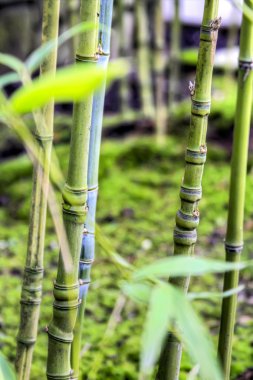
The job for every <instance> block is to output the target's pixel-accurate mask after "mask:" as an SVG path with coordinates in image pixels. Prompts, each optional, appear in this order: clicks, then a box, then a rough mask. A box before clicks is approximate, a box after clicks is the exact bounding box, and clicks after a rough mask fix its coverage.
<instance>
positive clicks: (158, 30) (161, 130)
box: [152, 0, 167, 144]
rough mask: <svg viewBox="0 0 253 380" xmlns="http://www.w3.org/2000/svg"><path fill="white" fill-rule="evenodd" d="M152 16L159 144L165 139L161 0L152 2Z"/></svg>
mask: <svg viewBox="0 0 253 380" xmlns="http://www.w3.org/2000/svg"><path fill="white" fill-rule="evenodd" d="M152 5H153V17H154V25H155V28H154V64H153V66H154V74H155V101H156V108H155V124H156V136H157V142H158V143H159V144H161V143H163V142H164V141H165V139H164V138H165V136H166V124H167V115H166V108H165V104H164V82H165V80H164V79H165V78H164V68H165V67H164V65H165V59H164V51H165V24H164V19H163V9H162V5H163V2H162V0H157V1H154V2H153V4H152Z"/></svg>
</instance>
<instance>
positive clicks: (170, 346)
mask: <svg viewBox="0 0 253 380" xmlns="http://www.w3.org/2000/svg"><path fill="white" fill-rule="evenodd" d="M218 5H219V0H205V6H204V15H203V20H202V26H201V30H200V44H199V56H198V62H197V69H196V83H195V85H194V86H193V85H192V84H191V83H190V92H191V99H192V107H191V122H190V131H189V137H188V144H187V149H186V155H185V161H186V166H185V172H184V177H183V181H182V186H181V190H180V198H181V207H180V210H179V211H178V212H177V215H176V227H175V230H174V255H181V254H183V255H192V254H193V253H194V246H195V243H196V241H197V231H196V229H197V226H198V224H199V211H198V204H199V201H200V199H201V195H202V188H201V182H202V175H203V169H204V163H205V161H206V151H207V149H206V132H207V126H208V115H209V113H210V106H211V84H212V73H213V62H214V54H215V50H216V42H217V37H218V28H219V25H220V21H221V20H220V19H218V18H217V13H218ZM189 280H190V279H189V278H177V279H175V280H174V281H173V284H175V285H176V286H178V287H180V288H181V289H183V290H184V291H185V292H187V290H188V285H189ZM171 282H172V281H171ZM181 353H182V345H181V342H180V341H179V340H178V339H177V338H176V336H175V335H174V334H173V332H170V333H169V334H168V337H167V340H166V342H165V347H164V350H163V353H162V355H161V358H160V362H159V369H158V374H157V379H159V380H177V379H178V376H179V371H180V360H181Z"/></svg>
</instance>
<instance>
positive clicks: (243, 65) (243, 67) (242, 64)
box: [239, 59, 253, 81]
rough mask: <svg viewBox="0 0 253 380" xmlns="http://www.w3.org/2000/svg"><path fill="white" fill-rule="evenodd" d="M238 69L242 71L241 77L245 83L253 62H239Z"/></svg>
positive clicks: (241, 60) (252, 67) (252, 68)
mask: <svg viewBox="0 0 253 380" xmlns="http://www.w3.org/2000/svg"><path fill="white" fill-rule="evenodd" d="M239 69H240V70H244V71H245V74H244V76H243V81H245V80H246V79H247V77H248V75H249V73H250V71H251V70H253V60H243V59H240V60H239Z"/></svg>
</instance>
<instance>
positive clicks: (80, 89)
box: [11, 60, 127, 114]
mask: <svg viewBox="0 0 253 380" xmlns="http://www.w3.org/2000/svg"><path fill="white" fill-rule="evenodd" d="M126 72H127V66H126V64H125V63H124V62H123V61H122V60H121V61H120V60H119V61H115V62H114V63H111V64H110V65H109V68H108V72H107V81H111V80H113V79H115V78H118V77H120V76H122V75H124V74H126ZM104 79H105V70H104V69H102V68H101V67H97V66H96V65H92V64H90V65H88V64H87V65H83V64H78V65H72V66H69V67H67V68H64V69H60V70H58V71H57V73H56V75H55V76H53V75H51V74H48V75H44V76H43V77H40V78H38V79H35V80H34V81H33V82H31V83H30V84H27V85H26V86H24V87H22V88H21V89H19V90H17V91H16V92H15V93H14V95H13V96H12V98H11V106H12V108H13V110H14V111H15V112H16V113H19V114H22V113H27V112H31V111H33V110H35V109H38V108H39V107H42V106H43V105H45V104H46V103H48V102H49V101H50V100H51V99H52V98H54V100H55V102H56V103H57V102H58V103H59V102H63V103H64V102H69V101H78V100H80V99H82V98H84V97H85V96H87V95H89V94H90V93H92V92H93V91H94V90H95V89H96V88H98V87H99V85H100V84H101V82H102V81H103V80H104Z"/></svg>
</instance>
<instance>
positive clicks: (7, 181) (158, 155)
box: [0, 137, 253, 380]
mask: <svg viewBox="0 0 253 380" xmlns="http://www.w3.org/2000/svg"><path fill="white" fill-rule="evenodd" d="M56 150H57V153H58V156H59V160H60V163H61V165H62V168H63V171H64V172H66V167H67V156H68V154H67V153H68V147H67V146H66V145H59V146H58V147H57V149H56ZM183 167H184V145H183V144H182V142H181V141H179V139H177V138H172V137H171V138H168V139H167V140H166V143H165V144H164V146H162V147H159V146H157V145H156V144H155V140H154V137H148V138H143V137H139V138H138V139H127V140H124V141H123V140H120V141H119V140H107V141H106V142H105V143H104V144H103V146H102V153H101V164H100V190H99V202H98V213H97V221H98V223H99V225H100V227H101V230H102V232H103V234H104V235H106V236H107V237H108V238H109V240H110V242H111V244H112V246H113V247H114V248H115V250H116V251H117V252H118V253H119V254H120V255H122V257H124V258H125V259H126V260H129V261H130V262H134V263H135V265H137V266H139V267H140V266H142V265H143V264H145V263H148V262H152V261H154V260H156V259H157V258H161V257H165V256H166V255H168V254H170V253H171V252H172V231H173V226H174V216H175V213H176V210H177V209H178V206H179V197H178V194H179V186H180V183H181V178H182V175H183ZM31 173H32V168H31V164H30V163H29V161H28V159H27V158H26V157H25V156H22V155H21V156H19V157H17V158H15V159H11V160H8V161H5V162H4V163H2V164H1V167H0V178H1V185H0V186H1V190H0V194H1V197H0V201H1V207H0V221H1V229H0V248H1V255H0V284H1V285H0V287H1V297H0V328H1V329H0V348H1V350H2V352H3V353H4V354H5V355H6V356H7V357H8V358H9V359H10V360H11V361H13V360H14V355H15V336H16V334H17V326H18V319H19V297H20V288H21V278H22V271H23V269H22V268H23V267H24V262H25V253H26V241H27V230H28V216H29V209H30V195H31ZM228 185H229V157H228V153H227V152H226V151H224V150H223V149H222V148H219V147H217V146H212V145H211V144H210V146H209V152H208V162H207V164H206V167H205V173H204V178H203V199H202V201H201V204H200V211H201V223H200V227H199V230H198V231H199V232H198V235H199V241H198V244H197V247H196V254H197V255H199V256H204V257H218V258H221V259H222V258H223V257H224V250H223V239H224V235H225V225H226V214H227V201H228ZM252 188H253V175H252V174H251V173H250V172H249V174H248V183H247V198H246V199H247V200H246V221H245V228H246V234H245V250H244V258H245V259H249V258H252V252H253V235H252V228H253V222H252V217H253V208H252V204H253V192H252ZM57 257H58V243H57V239H56V236H55V233H54V228H53V224H52V220H51V218H50V217H48V223H47V234H46V246H45V281H44V293H43V302H42V307H41V318H40V325H39V336H38V342H37V345H36V349H35V354H34V363H33V368H32V377H31V379H32V380H35V379H36V380H37V379H43V378H45V359H46V347H47V336H46V333H45V327H46V325H47V324H48V323H49V320H50V316H51V312H52V299H53V298H52V282H53V279H54V278H55V274H56V266H57ZM242 279H243V282H244V283H245V284H246V290H245V291H243V292H242V293H241V294H240V295H239V312H238V324H237V326H236V337H235V344H234V352H233V364H232V378H236V376H237V375H238V374H240V373H242V372H243V371H244V370H245V369H246V368H248V367H250V366H251V365H252V356H253V355H252V347H251V345H252V344H253V329H252V327H253V324H252V322H251V321H250V315H252V312H251V309H252V295H253V281H252V274H251V273H250V270H248V271H245V272H244V273H243V274H242ZM92 280H93V282H92V285H91V287H90V292H89V295H88V300H87V306H86V318H85V326H84V329H83V357H82V361H81V370H82V373H83V379H86V378H87V373H91V374H93V375H92V376H93V377H92V378H94V379H98V380H99V379H112V380H113V379H115V380H116V379H117V380H120V379H122V380H123V379H128V380H132V379H133V380H134V379H137V377H138V376H137V373H138V358H139V350H140V335H141V331H142V327H143V321H144V317H145V311H146V310H145V307H143V308H140V307H137V306H136V305H135V304H133V303H132V302H131V301H129V300H126V302H124V300H123V298H122V295H120V292H119V286H120V282H121V275H120V272H119V271H118V269H117V268H116V267H115V265H114V264H113V263H112V262H111V261H110V259H109V258H108V257H105V255H104V254H102V251H101V248H100V247H97V250H96V262H95V264H94V266H93V270H92ZM191 284H192V285H191V289H192V291H219V290H221V288H222V279H221V276H217V277H215V276H210V275H207V276H204V277H203V278H195V279H193V280H192V283H191ZM120 297H121V298H120ZM120 304H121V307H122V310H121V312H120ZM115 305H116V306H117V307H116V308H115ZM195 306H196V309H198V310H199V311H200V312H201V314H202V316H203V319H204V321H205V322H206V324H207V325H208V326H209V328H210V331H211V333H212V334H213V336H214V340H215V339H216V336H217V332H218V326H219V313H220V300H217V301H213V300H212V301H210V300H208V301H195ZM113 310H114V312H113V315H112V311H113ZM109 319H110V320H111V322H110V325H109V333H107V334H105V332H106V331H107V332H108V320H109ZM191 367H192V364H191V362H190V360H189V357H188V355H187V354H186V353H184V356H183V361H182V369H183V371H182V375H181V378H180V380H183V379H186V377H187V375H186V374H187V372H188V371H189V369H190V368H191ZM96 372H97V373H96Z"/></svg>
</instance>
